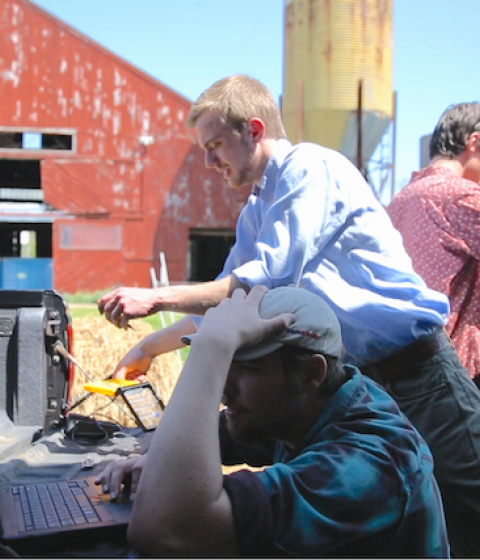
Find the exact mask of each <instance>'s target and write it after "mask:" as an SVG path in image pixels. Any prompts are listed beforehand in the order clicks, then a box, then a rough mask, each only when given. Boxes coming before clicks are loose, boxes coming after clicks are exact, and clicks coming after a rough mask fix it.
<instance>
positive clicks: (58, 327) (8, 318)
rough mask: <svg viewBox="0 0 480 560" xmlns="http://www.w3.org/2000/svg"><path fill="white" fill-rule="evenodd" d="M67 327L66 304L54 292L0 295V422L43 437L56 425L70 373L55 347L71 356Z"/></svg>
mask: <svg viewBox="0 0 480 560" xmlns="http://www.w3.org/2000/svg"><path fill="white" fill-rule="evenodd" d="M69 326H70V327H69ZM69 328H71V320H70V316H69V315H68V312H67V304H66V303H65V301H64V300H63V298H62V297H61V296H60V295H59V294H58V293H56V292H55V291H52V290H0V423H1V421H2V418H3V419H4V420H6V421H8V420H9V421H11V422H12V423H13V425H14V426H38V427H39V429H40V430H43V431H44V432H46V431H49V430H50V429H52V428H54V427H55V426H56V424H57V422H58V420H60V418H61V415H62V411H63V409H64V408H65V406H66V399H67V391H68V382H69V379H68V371H69V368H68V361H67V360H66V359H65V358H64V357H63V356H61V355H59V354H58V353H57V352H55V351H54V350H53V346H54V344H55V342H57V341H61V342H62V343H63V344H64V346H65V348H66V349H67V350H68V351H71V349H69V336H68V329H69ZM5 416H6V417H7V418H8V420H7V418H5Z"/></svg>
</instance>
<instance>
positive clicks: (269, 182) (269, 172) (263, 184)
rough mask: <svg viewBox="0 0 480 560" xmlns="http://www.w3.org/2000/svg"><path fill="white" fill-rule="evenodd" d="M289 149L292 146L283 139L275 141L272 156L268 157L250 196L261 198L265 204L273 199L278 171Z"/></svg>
mask: <svg viewBox="0 0 480 560" xmlns="http://www.w3.org/2000/svg"><path fill="white" fill-rule="evenodd" d="M291 149H292V144H291V143H290V142H289V141H288V140H286V139H285V138H282V139H280V140H278V141H277V143H276V144H275V147H274V149H273V152H272V155H271V156H270V157H269V159H268V161H267V165H266V166H265V169H264V170H263V174H262V176H261V178H260V181H259V182H258V183H257V184H256V185H253V189H252V194H254V195H255V196H258V197H259V198H263V199H264V200H265V201H266V202H269V201H270V200H272V199H273V194H274V191H275V185H276V180H277V174H278V169H279V168H280V166H281V165H282V164H283V162H284V161H285V158H286V157H287V155H288V153H289V152H290V150H291Z"/></svg>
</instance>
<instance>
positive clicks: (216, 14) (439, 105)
mask: <svg viewBox="0 0 480 560" xmlns="http://www.w3.org/2000/svg"><path fill="white" fill-rule="evenodd" d="M35 2H36V4H38V5H39V6H41V7H43V8H45V9H47V10H48V11H49V12H51V13H52V14H54V15H56V16H57V17H59V18H61V19H63V20H64V21H66V22H67V23H68V24H70V25H72V26H73V27H75V28H77V29H78V30H79V31H82V32H83V33H85V34H86V35H88V36H89V37H91V38H92V39H94V40H96V41H98V42H99V43H101V44H102V45H103V46H105V47H107V48H109V49H111V50H112V51H114V52H115V53H117V54H118V55H120V56H122V57H123V58H125V59H126V60H128V61H129V62H131V63H133V64H135V65H136V66H138V67H139V68H141V69H142V70H144V71H146V72H148V73H149V74H151V75H152V76H154V77H155V78H157V79H159V80H160V81H162V82H164V83H165V84H167V85H168V86H169V87H171V88H173V89H175V90H176V91H178V92H180V93H182V94H183V95H185V96H186V97H188V98H190V99H194V98H196V97H197V96H198V95H199V94H200V93H201V92H202V91H203V90H204V89H205V88H206V87H208V86H209V85H211V84H212V83H213V82H214V81H215V80H217V79H219V78H222V77H224V76H227V75H230V74H234V73H238V72H242V73H247V74H250V75H252V76H255V77H256V78H258V79H259V80H261V81H262V82H263V83H264V84H266V85H267V86H268V87H269V88H270V90H271V91H272V93H273V94H274V95H275V97H276V98H278V97H279V96H280V94H281V91H282V55H283V0H135V1H133V0H35ZM479 21H480V0H457V1H456V2H455V1H454V0H394V21H393V30H394V89H395V90H396V91H397V94H398V106H397V150H396V188H397V189H399V188H400V187H402V186H403V185H404V184H405V183H406V182H407V180H408V178H409V177H410V174H411V172H412V171H413V170H415V169H417V168H418V166H419V153H420V148H419V140H420V137H421V136H422V135H424V134H428V133H430V132H431V131H432V130H433V127H434V126H435V124H436V122H437V120H438V118H439V116H440V114H441V113H442V112H443V110H444V109H445V108H446V107H447V106H448V105H450V104H452V103H459V102H462V101H477V100H479V99H480V73H479V72H478V71H477V67H478V64H479V60H480V59H479V54H478V53H480V34H479V32H478V26H479ZM385 202H388V200H386V201H385Z"/></svg>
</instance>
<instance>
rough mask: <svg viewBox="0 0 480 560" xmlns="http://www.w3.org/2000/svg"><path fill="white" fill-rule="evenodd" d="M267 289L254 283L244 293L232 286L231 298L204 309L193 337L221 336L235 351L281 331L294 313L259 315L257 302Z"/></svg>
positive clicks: (218, 337)
mask: <svg viewBox="0 0 480 560" xmlns="http://www.w3.org/2000/svg"><path fill="white" fill-rule="evenodd" d="M267 291H268V290H267V288H265V287H264V286H254V287H253V288H252V289H251V290H250V292H249V293H248V294H246V293H245V291H244V290H243V289H241V288H238V289H236V290H235V291H234V292H233V294H232V297H231V298H226V299H224V300H223V301H222V302H221V303H220V304H219V305H218V306H217V307H215V308H214V309H209V310H208V311H207V313H206V314H205V316H204V318H203V319H202V322H201V323H200V327H199V329H198V333H197V335H196V337H195V338H196V339H199V338H203V339H204V340H206V341H208V340H215V339H219V340H223V341H225V342H226V343H227V344H229V345H230V344H231V348H233V349H234V350H235V351H236V350H238V349H239V348H242V347H247V346H253V345H254V344H258V343H259V342H261V341H262V340H264V339H265V338H268V337H269V336H272V335H274V334H276V333H279V332H281V331H283V330H284V329H286V328H287V327H288V326H289V325H291V324H292V323H293V322H294V321H295V316H294V315H293V314H292V313H282V314H281V315H278V316H276V317H273V318H271V319H262V318H261V317H260V315H259V306H260V302H261V300H262V298H263V296H264V295H265V293H266V292H267Z"/></svg>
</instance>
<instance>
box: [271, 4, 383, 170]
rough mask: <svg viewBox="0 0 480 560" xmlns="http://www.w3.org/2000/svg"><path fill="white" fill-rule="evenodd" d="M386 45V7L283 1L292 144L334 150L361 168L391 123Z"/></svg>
mask: <svg viewBox="0 0 480 560" xmlns="http://www.w3.org/2000/svg"><path fill="white" fill-rule="evenodd" d="M392 42H393V37H392V0H286V3H285V43H284V48H285V52H284V84H283V97H282V114H283V119H284V122H285V126H286V130H287V134H288V136H289V138H290V140H292V141H293V142H298V141H300V140H303V141H310V142H316V143H319V144H322V145H323V146H327V147H330V148H334V149H336V150H339V151H341V152H342V153H343V154H345V155H346V156H347V157H349V158H350V159H351V160H353V161H354V162H355V163H360V161H361V167H362V168H363V167H364V163H365V162H366V161H367V160H368V159H369V158H370V157H371V156H372V153H373V152H374V150H375V148H376V146H377V145H378V143H379V142H380V140H381V138H382V136H383V134H384V132H385V131H386V129H387V127H388V125H389V123H390V122H391V120H392V118H393V103H392V99H393V94H392ZM359 105H360V110H359ZM360 116H361V120H360ZM360 122H361V125H360V126H358V124H359V123H360ZM358 130H360V131H361V139H360V142H359V138H358ZM359 143H360V146H361V155H362V157H361V160H359V159H358V156H359V152H358V146H359Z"/></svg>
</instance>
